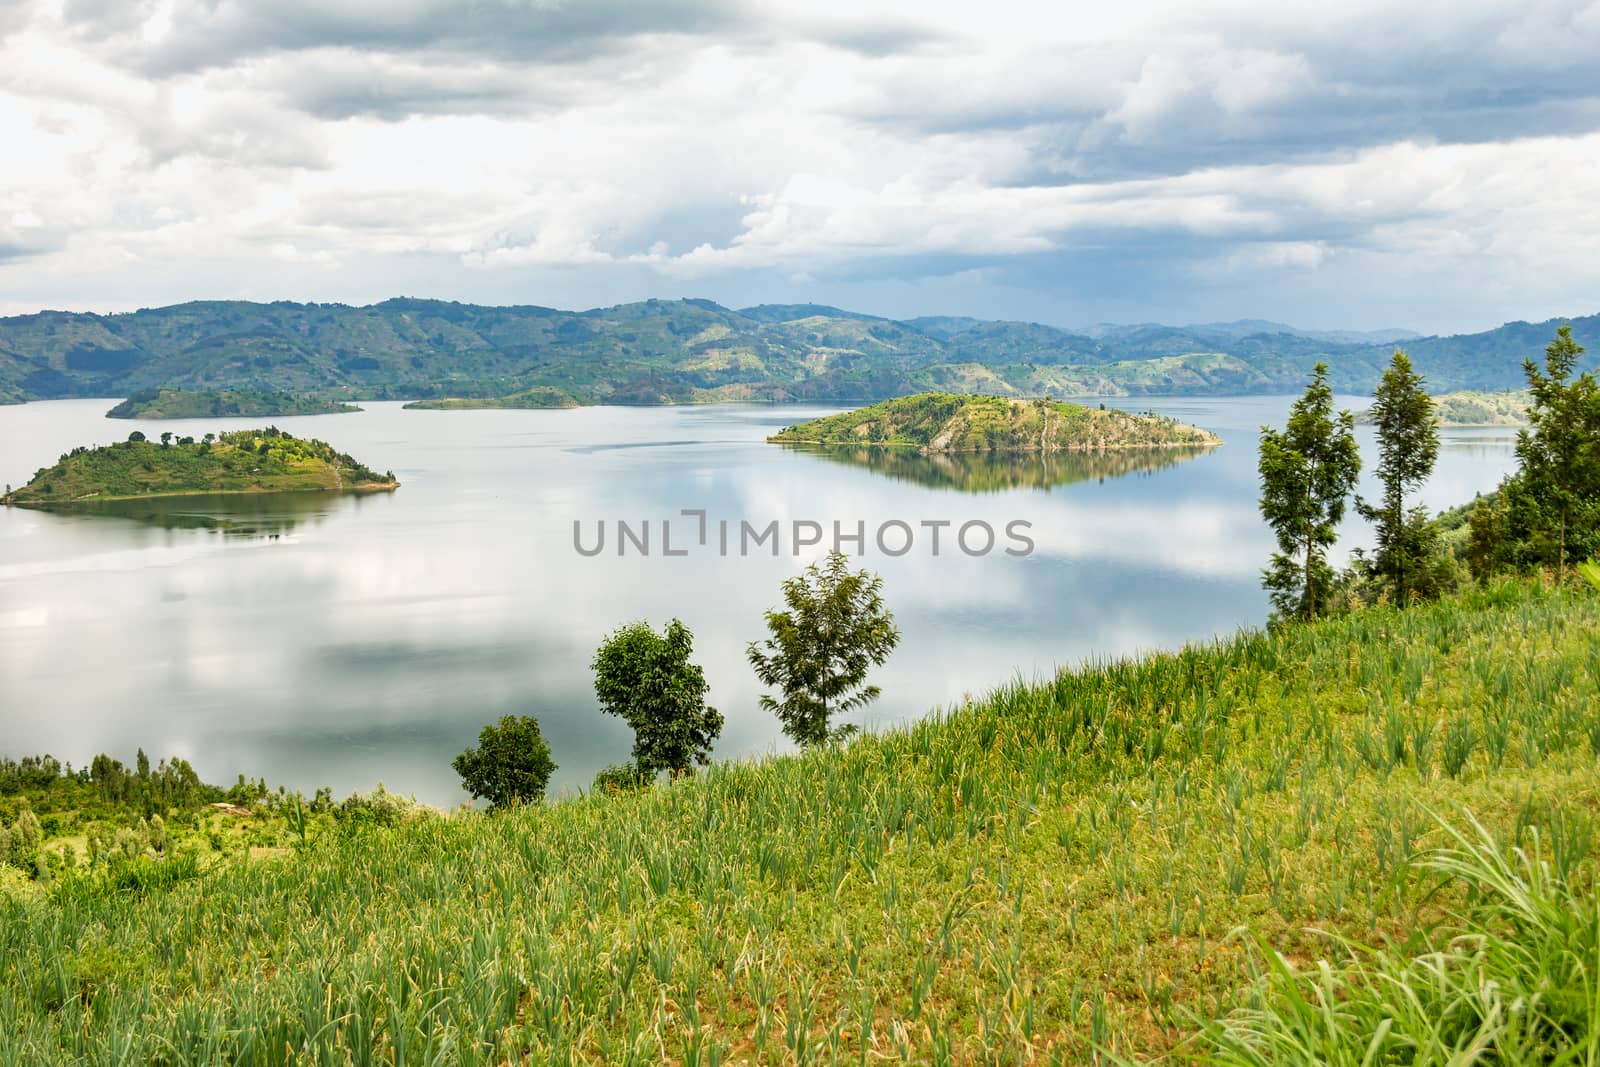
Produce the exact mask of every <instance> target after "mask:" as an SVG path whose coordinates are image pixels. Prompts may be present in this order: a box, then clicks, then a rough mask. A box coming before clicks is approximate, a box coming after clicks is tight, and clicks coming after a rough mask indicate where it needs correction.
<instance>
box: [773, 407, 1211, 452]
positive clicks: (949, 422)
mask: <svg viewBox="0 0 1600 1067" xmlns="http://www.w3.org/2000/svg"><path fill="white" fill-rule="evenodd" d="M767 440H768V441H771V442H773V443H775V444H786V445H808V446H860V445H869V446H874V447H882V448H908V449H915V450H916V451H917V452H919V453H921V454H924V455H938V454H945V453H965V452H976V453H1019V452H1021V453H1027V452H1037V453H1050V452H1105V451H1116V450H1122V449H1156V448H1190V449H1193V448H1208V447H1214V446H1216V445H1218V444H1221V441H1220V440H1219V439H1218V438H1217V436H1216V435H1215V434H1212V433H1210V432H1208V431H1206V430H1202V429H1199V428H1198V427H1194V426H1187V425H1185V424H1183V423H1181V422H1178V421H1177V420H1176V419H1170V418H1165V417H1162V416H1158V415H1130V414H1128V413H1127V412H1125V411H1118V410H1115V409H1110V410H1108V409H1107V408H1106V407H1105V406H1104V405H1103V404H1102V405H1101V406H1100V407H1099V408H1089V407H1084V406H1082V405H1079V404H1069V403H1065V402H1064V401H1059V400H1048V399H1041V400H1016V399H1010V398H1006V397H995V396H970V395H958V394H954V393H918V394H916V395H914V396H905V397H897V398H895V399H893V400H885V401H881V402H880V403H877V404H871V405H869V406H867V407H864V408H859V409H857V410H855V411H846V412H843V413H841V414H838V415H828V416H825V417H823V418H820V419H812V420H810V421H809V422H803V423H801V424H799V425H798V426H790V427H788V428H786V429H784V430H783V431H781V432H780V433H777V434H774V435H773V436H771V437H769V438H767Z"/></svg>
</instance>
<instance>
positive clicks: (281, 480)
mask: <svg viewBox="0 0 1600 1067" xmlns="http://www.w3.org/2000/svg"><path fill="white" fill-rule="evenodd" d="M399 484H400V483H399V482H398V481H396V480H395V477H394V474H393V473H392V472H391V473H387V474H378V473H377V472H376V471H374V470H372V469H371V468H369V467H367V466H366V465H364V464H362V463H360V462H358V461H356V460H355V459H354V458H352V457H351V456H348V455H346V454H345V453H343V452H339V451H337V450H336V449H335V448H334V447H333V446H332V445H329V444H327V443H325V442H323V441H316V440H310V439H304V438H298V437H294V436H293V435H291V434H287V433H284V432H283V431H281V430H279V429H277V428H276V427H272V426H269V427H267V428H266V429H264V430H239V431H236V432H234V433H225V434H222V435H220V436H218V435H215V434H209V433H208V434H206V435H205V438H204V439H203V440H200V441H198V442H197V441H195V440H194V438H192V437H183V438H179V439H178V440H176V441H174V440H173V439H172V434H170V433H164V434H162V435H161V441H160V443H157V442H154V441H147V440H145V438H144V434H142V433H140V432H138V431H135V432H134V433H133V434H132V435H131V436H130V437H129V439H128V440H126V441H119V442H118V443H116V444H114V445H105V446H103V447H100V448H75V449H73V450H72V451H71V452H68V453H67V454H66V455H64V456H62V457H61V458H60V459H58V460H56V463H55V466H53V467H44V468H42V469H40V470H39V472H38V473H36V474H35V475H34V476H33V478H32V480H30V481H29V482H28V484H27V485H25V486H23V487H22V488H20V489H16V490H12V489H11V487H10V486H7V487H6V494H5V496H3V497H0V503H4V504H17V505H21V506H25V507H49V506H54V505H61V504H71V503H75V502H79V501H87V500H97V501H98V500H124V499H129V498H141V497H150V496H173V495H181V494H189V493H281V492H299V491H305V490H320V491H341V490H342V491H362V492H365V491H373V490H387V489H394V488H397V487H398V486H399Z"/></svg>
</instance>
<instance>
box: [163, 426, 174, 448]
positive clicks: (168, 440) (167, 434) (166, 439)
mask: <svg viewBox="0 0 1600 1067" xmlns="http://www.w3.org/2000/svg"><path fill="white" fill-rule="evenodd" d="M170 444H172V431H171V430H166V431H164V432H163V433H162V434H161V447H162V448H166V447H167V446H168V445H170Z"/></svg>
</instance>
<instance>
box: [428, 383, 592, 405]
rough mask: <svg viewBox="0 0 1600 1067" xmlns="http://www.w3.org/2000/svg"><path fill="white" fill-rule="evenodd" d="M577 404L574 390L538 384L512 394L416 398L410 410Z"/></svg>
mask: <svg viewBox="0 0 1600 1067" xmlns="http://www.w3.org/2000/svg"><path fill="white" fill-rule="evenodd" d="M577 406H578V402H577V400H575V399H574V398H573V396H572V394H571V393H568V392H565V391H563V390H561V389H557V388H555V387H553V386H548V385H536V386H534V387H533V388H531V389H524V390H523V391H522V392H520V393H512V394H511V395H509V396H447V397H439V398H437V399H434V400H413V401H412V402H411V403H409V404H407V405H406V408H407V409H408V410H413V409H414V410H418V411H477V410H480V409H484V408H508V409H526V408H575V407H577Z"/></svg>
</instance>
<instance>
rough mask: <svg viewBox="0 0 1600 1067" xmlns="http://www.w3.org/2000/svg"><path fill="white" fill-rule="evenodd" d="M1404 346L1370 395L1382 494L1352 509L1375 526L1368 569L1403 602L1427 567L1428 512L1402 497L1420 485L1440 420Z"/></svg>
mask: <svg viewBox="0 0 1600 1067" xmlns="http://www.w3.org/2000/svg"><path fill="white" fill-rule="evenodd" d="M1422 385H1423V378H1422V375H1420V374H1418V373H1417V372H1416V371H1415V370H1413V369H1412V366H1411V358H1410V357H1409V356H1407V355H1406V353H1405V350H1404V349H1398V348H1397V349H1395V353H1394V358H1393V359H1392V360H1390V363H1389V368H1388V369H1387V370H1385V371H1384V372H1383V380H1382V381H1381V382H1379V383H1378V390H1377V392H1376V393H1375V394H1374V395H1373V403H1372V421H1373V422H1374V424H1376V426H1377V428H1378V480H1379V481H1381V482H1382V483H1383V497H1382V499H1381V500H1380V502H1379V503H1377V504H1376V505H1374V504H1370V503H1368V502H1367V501H1365V500H1361V499H1359V498H1358V499H1357V501H1356V510H1358V511H1359V512H1360V513H1361V516H1362V518H1364V519H1366V520H1367V521H1368V522H1371V523H1373V524H1375V525H1376V526H1377V535H1378V547H1377V552H1376V554H1375V555H1374V557H1373V561H1372V571H1373V573H1374V574H1375V575H1376V576H1377V577H1378V578H1379V579H1380V580H1382V581H1383V582H1384V583H1385V584H1386V585H1388V586H1389V587H1391V588H1392V589H1393V590H1394V592H1395V598H1396V600H1397V602H1398V603H1400V604H1405V603H1406V602H1407V601H1408V600H1409V599H1410V595H1411V592H1412V590H1413V589H1414V588H1416V587H1417V586H1418V575H1419V572H1420V571H1422V570H1423V569H1424V568H1425V567H1427V566H1428V563H1429V560H1428V556H1429V555H1430V554H1431V553H1430V547H1431V546H1433V545H1434V543H1435V541H1436V539H1435V538H1433V537H1430V536H1428V534H1429V528H1428V522H1429V520H1428V515H1427V512H1425V511H1422V510H1420V509H1415V510H1413V509H1408V508H1407V507H1406V495H1407V494H1408V493H1409V492H1411V491H1413V490H1415V489H1418V488H1420V487H1421V485H1422V483H1423V482H1425V481H1427V480H1428V475H1430V474H1432V473H1433V465H1434V463H1435V462H1436V461H1437V460H1438V458H1439V424H1438V420H1437V419H1436V418H1435V417H1434V414H1433V398H1432V397H1431V396H1429V395H1428V394H1427V392H1426V391H1425V390H1424V389H1423V387H1422Z"/></svg>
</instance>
